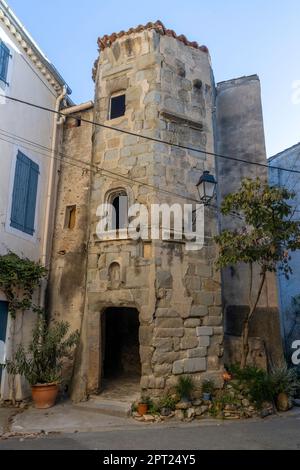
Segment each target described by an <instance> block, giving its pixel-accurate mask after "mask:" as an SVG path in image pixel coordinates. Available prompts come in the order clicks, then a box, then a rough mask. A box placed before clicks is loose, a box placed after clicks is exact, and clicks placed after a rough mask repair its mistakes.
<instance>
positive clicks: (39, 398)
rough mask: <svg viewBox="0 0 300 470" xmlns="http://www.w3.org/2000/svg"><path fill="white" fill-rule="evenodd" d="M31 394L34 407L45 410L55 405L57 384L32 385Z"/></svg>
mask: <svg viewBox="0 0 300 470" xmlns="http://www.w3.org/2000/svg"><path fill="white" fill-rule="evenodd" d="M31 392H32V398H33V401H34V404H35V407H36V408H38V409H39V410H45V409H47V408H51V407H52V406H54V405H55V400H56V398H57V394H58V384H56V383H55V384H42V385H33V386H32V387H31Z"/></svg>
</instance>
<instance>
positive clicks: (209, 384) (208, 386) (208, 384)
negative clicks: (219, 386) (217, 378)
mask: <svg viewBox="0 0 300 470" xmlns="http://www.w3.org/2000/svg"><path fill="white" fill-rule="evenodd" d="M215 389H216V386H215V383H214V381H213V380H205V381H204V382H203V384H202V393H210V394H211V395H213V394H214V392H215Z"/></svg>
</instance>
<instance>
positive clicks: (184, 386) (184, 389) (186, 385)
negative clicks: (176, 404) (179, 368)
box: [176, 375, 195, 399]
mask: <svg viewBox="0 0 300 470" xmlns="http://www.w3.org/2000/svg"><path fill="white" fill-rule="evenodd" d="M194 389H195V384H194V381H193V378H192V377H191V376H189V375H181V376H180V377H179V379H178V383H177V385H176V392H177V393H178V395H179V396H180V398H181V399H182V398H190V397H191V394H192V392H193V390H194Z"/></svg>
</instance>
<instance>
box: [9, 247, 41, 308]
mask: <svg viewBox="0 0 300 470" xmlns="http://www.w3.org/2000/svg"><path fill="white" fill-rule="evenodd" d="M46 273H47V271H46V269H45V268H44V267H43V266H42V265H40V264H39V263H35V262H34V261H30V260H29V259H27V258H24V259H23V258H20V257H19V256H18V255H16V254H15V253H12V252H10V253H8V254H6V255H3V256H0V289H1V290H2V291H3V292H4V294H5V296H6V298H7V301H8V305H9V312H10V314H11V315H12V316H13V317H15V315H16V313H17V311H18V310H29V309H32V310H33V311H35V312H37V313H41V312H40V309H39V307H37V306H36V305H34V304H32V296H33V293H34V290H35V288H36V287H37V286H38V285H39V284H40V282H41V280H42V279H43V278H44V277H45V276H46Z"/></svg>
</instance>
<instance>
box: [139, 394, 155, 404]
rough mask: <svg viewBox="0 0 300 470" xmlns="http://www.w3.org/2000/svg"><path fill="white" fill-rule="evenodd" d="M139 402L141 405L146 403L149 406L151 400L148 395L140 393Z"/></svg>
mask: <svg viewBox="0 0 300 470" xmlns="http://www.w3.org/2000/svg"><path fill="white" fill-rule="evenodd" d="M139 403H140V404H141V405H148V406H149V405H150V404H151V403H152V400H151V398H150V397H149V396H148V395H142V396H141V398H140V401H139Z"/></svg>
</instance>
